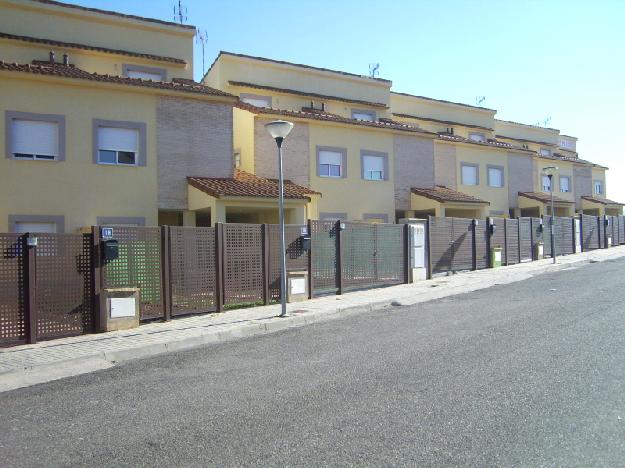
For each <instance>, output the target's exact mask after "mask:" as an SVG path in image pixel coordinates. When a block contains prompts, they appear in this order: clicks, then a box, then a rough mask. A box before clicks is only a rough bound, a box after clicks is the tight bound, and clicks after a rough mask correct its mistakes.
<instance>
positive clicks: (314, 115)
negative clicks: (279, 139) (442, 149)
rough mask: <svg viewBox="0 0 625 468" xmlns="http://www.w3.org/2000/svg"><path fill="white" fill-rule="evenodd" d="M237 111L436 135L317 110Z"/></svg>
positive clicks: (247, 107) (241, 105) (250, 107)
mask: <svg viewBox="0 0 625 468" xmlns="http://www.w3.org/2000/svg"><path fill="white" fill-rule="evenodd" d="M237 107H238V108H239V109H244V110H247V111H250V112H254V113H256V114H269V115H280V116H285V117H295V118H302V119H311V120H321V121H326V122H338V123H345V124H349V125H358V126H362V127H372V128H382V129H389V130H400V131H404V132H411V133H420V134H423V135H434V136H435V135H436V133H432V132H428V131H426V130H423V129H420V128H417V127H413V126H412V125H407V124H404V123H402V122H396V121H394V120H390V119H384V121H378V122H372V121H369V120H358V119H350V118H347V117H342V116H340V115H337V114H330V113H329V112H323V111H320V110H318V109H315V110H314V111H313V110H312V109H310V110H307V111H306V110H301V111H293V110H286V109H273V108H270V107H256V106H253V105H251V104H246V103H243V102H239V103H238V104H237Z"/></svg>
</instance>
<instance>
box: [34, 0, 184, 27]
mask: <svg viewBox="0 0 625 468" xmlns="http://www.w3.org/2000/svg"><path fill="white" fill-rule="evenodd" d="M31 1H33V2H37V3H43V4H45V5H54V6H60V7H63V8H72V9H75V10H82V11H88V12H92V13H99V14H101V15H110V16H117V17H118V18H127V19H133V20H139V21H146V22H148V23H156V24H162V25H165V26H174V27H178V28H183V29H195V26H191V25H190V24H179V23H174V22H171V21H163V20H160V19H156V18H146V17H144V16H137V15H128V14H125V13H119V12H117V11H110V10H101V9H99V8H90V7H85V6H82V5H75V4H73V3H64V2H57V1H56V0H31Z"/></svg>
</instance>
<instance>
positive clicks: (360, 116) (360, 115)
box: [352, 109, 376, 122]
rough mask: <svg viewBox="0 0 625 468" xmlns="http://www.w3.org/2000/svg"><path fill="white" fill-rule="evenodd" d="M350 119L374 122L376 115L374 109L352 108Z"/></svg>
mask: <svg viewBox="0 0 625 468" xmlns="http://www.w3.org/2000/svg"><path fill="white" fill-rule="evenodd" d="M352 119H356V120H368V121H369V122H375V120H376V115H375V112H374V111H368V110H357V109H352Z"/></svg>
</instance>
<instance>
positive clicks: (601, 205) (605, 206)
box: [582, 196, 625, 216]
mask: <svg viewBox="0 0 625 468" xmlns="http://www.w3.org/2000/svg"><path fill="white" fill-rule="evenodd" d="M623 206H625V204H623V203H619V202H615V201H613V200H608V199H607V198H597V197H589V196H582V213H584V214H589V215H594V216H603V215H608V216H620V215H622V214H623Z"/></svg>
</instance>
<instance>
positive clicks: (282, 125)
mask: <svg viewBox="0 0 625 468" xmlns="http://www.w3.org/2000/svg"><path fill="white" fill-rule="evenodd" d="M265 128H266V129H267V131H268V132H269V134H270V135H271V137H272V138H273V139H274V140H276V144H277V145H278V192H279V195H278V200H279V203H280V208H279V211H280V213H279V215H280V252H281V257H280V304H281V306H282V309H281V311H280V317H286V242H285V240H284V176H283V172H282V142H283V141H284V139H285V138H286V137H287V135H288V134H289V133H291V130H293V123H292V122H287V121H286V120H274V121H273V122H269V123H268V124H265Z"/></svg>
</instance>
